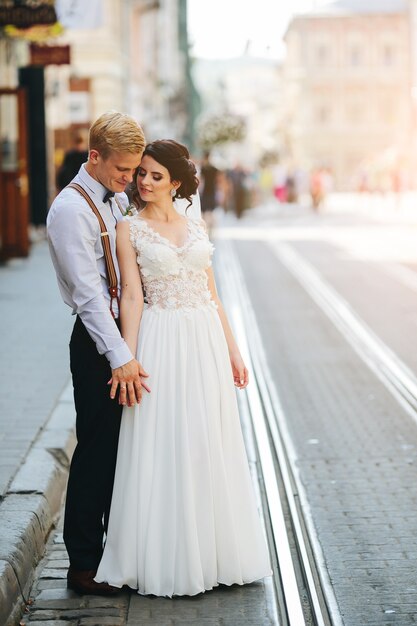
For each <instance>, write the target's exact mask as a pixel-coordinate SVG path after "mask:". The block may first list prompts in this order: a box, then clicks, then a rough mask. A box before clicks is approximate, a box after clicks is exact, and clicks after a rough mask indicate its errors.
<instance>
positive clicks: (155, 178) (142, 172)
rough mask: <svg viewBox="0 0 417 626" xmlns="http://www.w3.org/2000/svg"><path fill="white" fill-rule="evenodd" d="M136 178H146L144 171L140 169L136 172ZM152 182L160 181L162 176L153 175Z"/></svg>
mask: <svg viewBox="0 0 417 626" xmlns="http://www.w3.org/2000/svg"><path fill="white" fill-rule="evenodd" d="M138 176H139V177H140V178H143V177H144V176H146V171H145V170H142V169H140V170H139V171H138ZM152 180H155V181H159V180H162V176H158V175H154V176H152Z"/></svg>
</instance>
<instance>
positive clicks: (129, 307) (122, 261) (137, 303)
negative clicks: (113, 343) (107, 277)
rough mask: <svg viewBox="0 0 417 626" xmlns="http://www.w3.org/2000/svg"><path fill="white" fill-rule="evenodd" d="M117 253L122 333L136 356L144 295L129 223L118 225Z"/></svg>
mask: <svg viewBox="0 0 417 626" xmlns="http://www.w3.org/2000/svg"><path fill="white" fill-rule="evenodd" d="M116 251H117V260H118V262H119V269H120V286H121V297H120V324H121V333H122V337H123V339H124V340H125V341H126V343H127V345H128V346H129V348H130V350H131V352H132V354H133V355H136V350H137V342H138V333H139V324H140V319H141V317H142V311H143V293H142V282H141V279H140V274H139V268H138V264H137V261H136V252H135V250H134V248H133V246H132V244H131V242H130V238H129V223H128V222H119V224H118V225H117V228H116Z"/></svg>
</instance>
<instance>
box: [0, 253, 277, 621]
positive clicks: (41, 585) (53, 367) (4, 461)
mask: <svg viewBox="0 0 417 626" xmlns="http://www.w3.org/2000/svg"><path fill="white" fill-rule="evenodd" d="M0 281H1V287H2V291H1V293H2V295H3V300H4V306H3V307H2V322H3V328H4V329H7V332H4V338H3V351H2V356H1V368H2V371H1V374H2V379H3V389H2V391H3V393H2V397H1V401H0V402H1V405H0V406H1V409H2V410H1V416H0V429H1V430H0V479H1V488H2V499H1V501H0V529H1V530H0V624H1V626H3V625H6V626H15V625H16V624H18V623H19V621H20V615H21V613H22V611H23V609H24V605H25V602H26V601H28V600H29V595H30V598H31V599H33V600H34V602H32V600H31V602H30V604H29V605H28V611H27V612H26V613H25V615H24V616H23V618H22V619H21V621H20V623H22V624H26V623H34V624H37V625H38V626H42V625H43V624H48V625H49V624H50V625H51V626H52V625H54V626H60V625H61V624H62V625H64V624H66V625H67V626H71V624H74V625H75V624H77V625H78V626H93V625H95V624H96V625H97V626H104V625H107V626H111V625H113V626H137V625H138V624H140V625H141V626H147V625H148V626H177V625H178V626H179V625H180V624H181V625H184V626H185V625H188V626H220V625H221V626H272V625H273V624H276V623H277V617H276V606H275V594H274V589H273V582H272V579H271V578H269V579H265V581H262V582H259V583H254V584H252V585H246V586H244V587H239V586H236V585H235V586H233V587H230V588H228V587H220V588H219V589H216V590H215V591H213V592H207V593H205V594H200V595H199V596H195V597H193V598H175V599H173V600H169V599H165V598H144V597H141V596H138V595H137V594H135V593H134V592H132V593H129V592H123V593H122V594H120V596H117V597H116V598H100V597H99V596H90V597H88V596H79V595H77V594H75V593H73V592H71V591H69V590H67V588H66V572H67V567H68V561H67V554H66V550H65V546H64V544H63V541H62V527H61V524H62V515H61V513H62V506H61V505H62V496H63V493H64V490H65V484H66V478H67V471H68V464H69V459H70V457H71V454H72V449H73V445H74V435H73V423H74V408H73V401H72V389H71V385H70V373H69V358H68V342H69V337H70V333H71V328H72V324H73V319H72V318H71V315H70V311H69V309H68V307H66V306H65V305H64V304H63V303H62V301H61V298H60V295H59V291H58V287H57V284H56V280H55V274H54V272H53V268H52V264H51V262H50V260H49V253H48V247H47V244H46V242H42V243H39V244H36V245H35V246H34V247H33V248H32V251H31V256H30V258H29V259H27V260H16V261H13V262H11V263H9V264H8V265H6V266H4V267H0ZM16 381H19V384H18V388H17V389H16ZM245 431H248V428H247V426H246V428H245ZM246 434H247V435H248V433H246ZM249 457H250V458H249V460H250V465H251V470H252V473H253V476H254V478H255V481H256V477H257V465H256V458H255V454H254V451H253V446H251V445H250V442H249ZM256 482H257V481H256ZM256 486H257V485H256ZM54 524H58V526H57V528H56V529H55V530H53V526H54ZM51 530H53V532H51ZM45 543H46V551H45ZM38 564H39V565H38ZM37 565H38V567H37V568H36V566H37Z"/></svg>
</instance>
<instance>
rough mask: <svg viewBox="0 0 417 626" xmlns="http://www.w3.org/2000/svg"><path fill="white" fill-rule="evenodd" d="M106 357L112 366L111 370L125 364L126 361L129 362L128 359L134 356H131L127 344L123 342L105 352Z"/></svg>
mask: <svg viewBox="0 0 417 626" xmlns="http://www.w3.org/2000/svg"><path fill="white" fill-rule="evenodd" d="M106 357H107V360H108V361H109V363H110V367H111V368H112V370H114V369H116V367H121V366H122V365H126V363H129V361H131V360H132V359H134V358H135V357H134V356H132V353H131V351H130V350H129V348H128V345H127V343H125V342H124V343H123V344H122V345H121V346H119V347H118V348H115V349H114V350H109V351H108V352H106Z"/></svg>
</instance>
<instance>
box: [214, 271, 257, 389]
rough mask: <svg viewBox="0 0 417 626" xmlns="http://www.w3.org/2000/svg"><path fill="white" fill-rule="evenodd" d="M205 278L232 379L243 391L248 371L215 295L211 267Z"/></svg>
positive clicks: (221, 306) (247, 379)
mask: <svg viewBox="0 0 417 626" xmlns="http://www.w3.org/2000/svg"><path fill="white" fill-rule="evenodd" d="M207 276H208V286H209V289H210V293H211V298H212V300H213V301H214V302H215V303H216V305H217V311H218V314H219V317H220V321H221V323H222V326H223V332H224V335H225V337H226V342H227V347H228V349H229V356H230V363H231V365H232V371H233V379H234V381H235V385H236V387H239V389H244V388H245V387H246V385H247V384H248V382H249V374H248V370H247V369H246V366H245V364H244V362H243V359H242V357H241V355H240V352H239V348H238V347H237V344H236V341H235V338H234V337H233V333H232V329H231V328H230V324H229V322H228V319H227V316H226V313H225V311H224V308H223V305H222V303H221V301H220V298H219V295H218V293H217V288H216V281H215V279H214V273H213V270H212V269H211V267H210V268H209V269H208V270H207Z"/></svg>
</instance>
